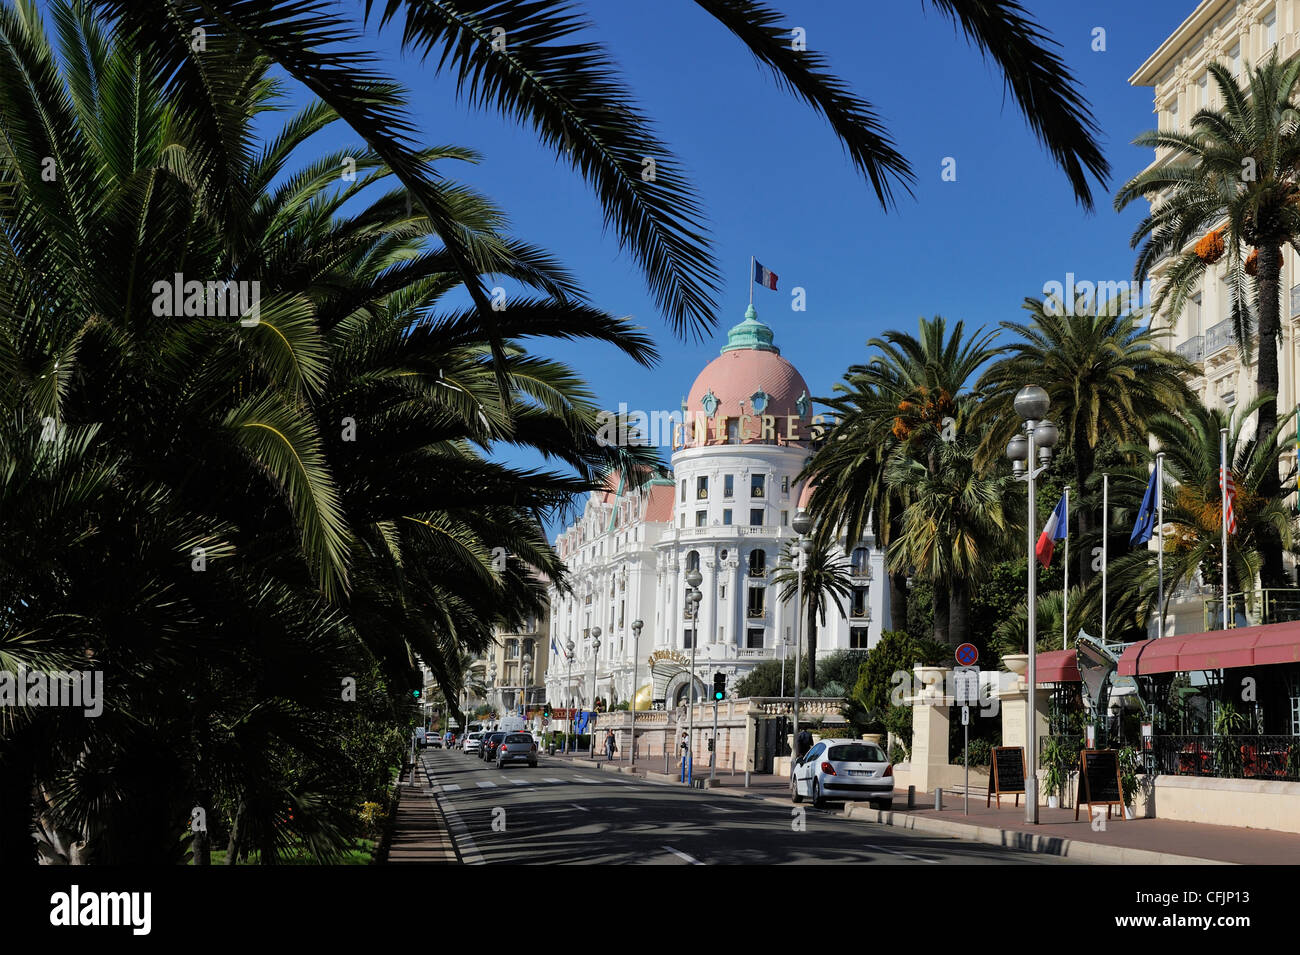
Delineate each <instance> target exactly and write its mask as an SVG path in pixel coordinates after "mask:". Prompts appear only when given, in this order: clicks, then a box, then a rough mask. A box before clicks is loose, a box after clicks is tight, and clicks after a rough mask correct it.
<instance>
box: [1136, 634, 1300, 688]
mask: <svg viewBox="0 0 1300 955" xmlns="http://www.w3.org/2000/svg"><path fill="white" fill-rule="evenodd" d="M1277 663H1300V621H1291V622H1288V623H1270V624H1265V625H1263V626H1259V627H1239V628H1238V629H1236V630H1214V631H1211V632H1210V633H1197V634H1192V635H1190V636H1180V637H1165V638H1164V639H1163V640H1143V641H1142V642H1141V643H1135V644H1133V645H1132V646H1131V647H1129V648H1128V649H1127V650H1125V651H1124V655H1123V656H1121V657H1120V658H1119V673H1120V675H1121V676H1138V675H1146V674H1150V673H1186V672H1188V671H1190V670H1218V669H1220V668H1224V669H1230V668H1232V667H1249V666H1267V665H1269V664H1277Z"/></svg>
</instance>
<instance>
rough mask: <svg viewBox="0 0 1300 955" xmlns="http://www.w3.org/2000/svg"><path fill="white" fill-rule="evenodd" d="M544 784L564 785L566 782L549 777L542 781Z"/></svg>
mask: <svg viewBox="0 0 1300 955" xmlns="http://www.w3.org/2000/svg"><path fill="white" fill-rule="evenodd" d="M542 782H544V783H562V782H564V780H563V779H556V778H555V777H554V776H547V777H546V778H545V779H543V780H542Z"/></svg>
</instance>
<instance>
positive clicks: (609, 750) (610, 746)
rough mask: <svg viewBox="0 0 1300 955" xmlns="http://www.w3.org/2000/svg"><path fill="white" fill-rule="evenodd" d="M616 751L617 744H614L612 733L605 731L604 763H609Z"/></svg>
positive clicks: (611, 731)
mask: <svg viewBox="0 0 1300 955" xmlns="http://www.w3.org/2000/svg"><path fill="white" fill-rule="evenodd" d="M617 749H618V744H617V743H615V742H614V731H613V730H605V761H606V762H610V761H612V760H613V759H614V753H615V751H616V750H617Z"/></svg>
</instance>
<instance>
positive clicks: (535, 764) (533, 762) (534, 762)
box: [528, 759, 537, 769]
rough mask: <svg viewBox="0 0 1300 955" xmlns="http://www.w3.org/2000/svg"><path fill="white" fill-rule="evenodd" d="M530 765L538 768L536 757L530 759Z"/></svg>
mask: <svg viewBox="0 0 1300 955" xmlns="http://www.w3.org/2000/svg"><path fill="white" fill-rule="evenodd" d="M528 765H529V766H531V767H533V769H536V768H537V760H535V759H530V760H529V761H528Z"/></svg>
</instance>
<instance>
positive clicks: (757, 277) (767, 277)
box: [754, 259, 776, 292]
mask: <svg viewBox="0 0 1300 955" xmlns="http://www.w3.org/2000/svg"><path fill="white" fill-rule="evenodd" d="M754 281H755V282H757V283H758V284H759V285H761V286H763V288H770V289H771V290H772V291H773V292H775V291H776V273H775V272H773V271H772V270H771V269H765V268H763V266H762V265H760V264H759V262H758V260H757V259H755V260H754Z"/></svg>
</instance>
